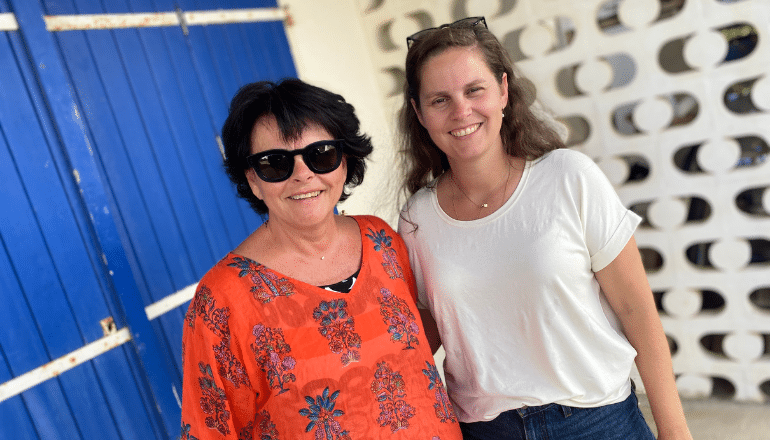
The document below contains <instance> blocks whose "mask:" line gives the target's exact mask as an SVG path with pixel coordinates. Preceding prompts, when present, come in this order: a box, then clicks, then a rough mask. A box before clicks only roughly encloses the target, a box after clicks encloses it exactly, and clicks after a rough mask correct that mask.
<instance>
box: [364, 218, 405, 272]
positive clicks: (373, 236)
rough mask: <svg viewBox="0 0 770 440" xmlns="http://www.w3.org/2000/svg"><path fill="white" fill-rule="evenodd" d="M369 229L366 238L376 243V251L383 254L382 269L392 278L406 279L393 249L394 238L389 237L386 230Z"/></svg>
mask: <svg viewBox="0 0 770 440" xmlns="http://www.w3.org/2000/svg"><path fill="white" fill-rule="evenodd" d="M368 229H369V234H366V236H367V237H368V238H369V239H370V240H372V241H373V242H374V250H375V251H377V252H382V267H383V268H384V269H385V272H386V273H387V274H388V275H390V278H392V279H396V278H400V279H402V280H403V279H404V271H403V269H401V265H400V264H398V254H397V253H396V250H395V249H393V247H392V246H391V243H392V241H393V238H392V237H391V236H390V235H388V234H387V233H386V232H385V230H384V229H380V230H379V231H378V232H375V231H374V230H373V229H372V228H368Z"/></svg>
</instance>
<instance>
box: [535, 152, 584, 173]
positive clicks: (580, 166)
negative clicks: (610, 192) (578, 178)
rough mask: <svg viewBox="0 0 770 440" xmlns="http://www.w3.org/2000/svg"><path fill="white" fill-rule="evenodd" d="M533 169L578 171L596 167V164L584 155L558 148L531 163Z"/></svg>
mask: <svg viewBox="0 0 770 440" xmlns="http://www.w3.org/2000/svg"><path fill="white" fill-rule="evenodd" d="M532 165H533V166H534V167H544V168H553V169H556V170H563V171H570V170H575V171H580V170H585V169H586V168H592V167H595V166H596V163H595V162H594V161H593V160H592V159H591V158H590V157H588V156H587V155H586V154H584V153H581V152H580V151H577V150H572V149H569V148H559V149H557V150H553V151H549V152H548V153H546V154H544V155H543V156H541V157H540V158H539V159H537V160H535V161H533V162H532Z"/></svg>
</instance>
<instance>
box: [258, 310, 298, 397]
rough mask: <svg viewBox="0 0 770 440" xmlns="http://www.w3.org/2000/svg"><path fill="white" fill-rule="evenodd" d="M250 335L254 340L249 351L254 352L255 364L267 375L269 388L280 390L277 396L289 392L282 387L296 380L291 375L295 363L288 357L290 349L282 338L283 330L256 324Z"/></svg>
mask: <svg viewBox="0 0 770 440" xmlns="http://www.w3.org/2000/svg"><path fill="white" fill-rule="evenodd" d="M252 333H253V334H254V336H255V337H256V339H255V341H254V343H253V344H251V350H252V351H253V352H254V356H255V358H256V360H257V364H259V366H260V367H261V368H262V371H264V372H265V373H267V380H268V382H269V383H270V388H275V389H278V390H280V391H279V392H278V394H282V393H285V392H286V391H289V389H288V388H286V387H285V386H284V385H285V384H287V383H288V382H294V381H295V380H297V378H296V377H295V376H294V374H293V373H291V370H293V369H294V365H295V364H296V361H295V360H294V358H293V357H291V356H289V355H288V354H289V353H290V352H291V347H290V346H289V344H287V343H286V341H285V340H284V338H283V330H281V329H279V328H278V329H272V328H268V327H265V326H264V325H262V324H257V325H255V326H254V329H253V330H252Z"/></svg>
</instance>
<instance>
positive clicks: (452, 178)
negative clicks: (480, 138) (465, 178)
mask: <svg viewBox="0 0 770 440" xmlns="http://www.w3.org/2000/svg"><path fill="white" fill-rule="evenodd" d="M511 168H512V167H511V165H510V164H508V176H507V177H506V178H505V185H504V186H503V197H505V191H506V190H507V189H508V182H509V181H510V179H511ZM449 179H450V180H451V181H452V183H453V184H454V186H455V187H457V189H459V190H460V192H461V193H462V195H464V196H465V198H466V199H468V201H469V202H471V203H472V204H473V205H474V206H477V207H478V208H479V209H483V208H486V207H488V206H489V204H488V203H476V202H474V201H473V199H471V198H470V197H469V196H468V194H466V193H465V191H463V189H462V187H461V186H460V185H458V184H457V181H456V180H455V176H454V173H452V172H450V174H449ZM496 192H497V188H495V189H494V191H492V194H491V196H494V195H495V193H496Z"/></svg>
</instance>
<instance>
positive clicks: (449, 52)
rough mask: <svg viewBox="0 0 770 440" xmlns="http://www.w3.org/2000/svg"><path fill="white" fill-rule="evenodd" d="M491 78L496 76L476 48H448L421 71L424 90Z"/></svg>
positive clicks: (430, 60) (432, 58)
mask: <svg viewBox="0 0 770 440" xmlns="http://www.w3.org/2000/svg"><path fill="white" fill-rule="evenodd" d="M490 78H494V74H493V73H492V71H491V70H490V68H489V66H488V65H487V62H486V58H485V57H484V54H483V53H482V51H481V49H479V48H478V47H476V46H468V47H450V48H447V49H445V50H443V51H442V52H440V53H438V54H436V55H434V56H432V57H430V58H428V60H427V61H425V64H423V67H422V69H421V71H420V83H421V85H422V89H423V90H426V89H428V88H436V87H441V86H444V85H448V84H453V83H462V84H464V83H466V82H472V81H475V80H478V79H486V80H488V79H490Z"/></svg>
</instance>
